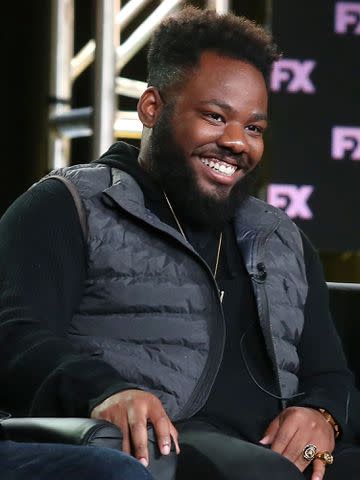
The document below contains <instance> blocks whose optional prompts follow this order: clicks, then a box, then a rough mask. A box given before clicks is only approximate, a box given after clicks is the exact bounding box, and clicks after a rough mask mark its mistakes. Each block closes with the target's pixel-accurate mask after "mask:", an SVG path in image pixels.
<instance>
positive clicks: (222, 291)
mask: <svg viewBox="0 0 360 480" xmlns="http://www.w3.org/2000/svg"><path fill="white" fill-rule="evenodd" d="M164 197H165V200H166V203H167V204H168V207H169V209H170V212H171V214H172V216H173V217H174V220H175V222H176V225H177V227H178V229H179V231H180V233H181V235H182V236H183V237H184V239H185V240H186V241H188V239H187V238H186V235H185V232H184V230H183V228H182V226H181V223H180V222H179V219H178V218H177V216H176V213H175V211H174V209H173V207H172V205H171V203H170V200H169V198H168V196H167V195H166V192H164ZM222 238H223V234H222V232H220V235H219V242H218V248H217V253H216V261H215V268H214V272H213V277H214V279H215V280H216V274H217V271H218V267H219V260H220V253H221V246H222ZM224 293H225V292H224V290H219V296H220V302H221V303H222V301H223V298H224Z"/></svg>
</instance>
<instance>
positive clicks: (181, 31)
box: [148, 6, 279, 92]
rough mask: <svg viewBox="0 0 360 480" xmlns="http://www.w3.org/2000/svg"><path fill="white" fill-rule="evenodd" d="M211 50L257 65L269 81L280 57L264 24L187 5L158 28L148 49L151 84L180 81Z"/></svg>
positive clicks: (161, 86) (166, 86)
mask: <svg viewBox="0 0 360 480" xmlns="http://www.w3.org/2000/svg"><path fill="white" fill-rule="evenodd" d="M206 50H211V51H214V52H216V53H217V54H219V55H221V56H225V57H230V58H235V59H238V60H242V61H244V62H248V63H250V64H252V65H253V66H255V67H256V68H257V69H258V70H259V71H260V72H261V73H262V75H263V77H264V79H265V83H266V85H267V86H268V85H269V77H270V71H271V66H272V63H273V62H274V61H275V60H276V59H277V58H278V57H279V54H278V50H277V46H276V45H275V44H274V43H273V41H272V37H271V35H270V34H269V33H267V32H266V31H265V30H264V29H263V28H262V27H261V26H259V25H257V24H256V23H255V22H253V21H251V20H249V19H247V18H245V17H238V16H236V15H234V14H232V13H227V14H224V15H219V14H217V13H216V12H215V11H213V10H200V9H198V8H195V7H192V6H187V7H185V8H184V9H182V10H181V11H180V12H178V13H176V14H174V15H171V16H169V17H167V18H166V19H165V20H163V21H162V22H161V24H160V25H159V27H158V28H157V29H156V30H155V32H154V35H153V37H152V40H151V42H150V47H149V51H148V84H149V86H154V87H156V88H157V89H158V90H159V91H160V92H165V91H167V90H168V89H171V88H172V87H174V86H176V85H178V84H179V82H182V81H184V80H185V79H186V76H187V75H188V74H189V73H190V72H191V71H192V70H193V69H194V68H196V66H197V65H198V64H199V61H200V55H201V54H202V53H203V52H204V51H206Z"/></svg>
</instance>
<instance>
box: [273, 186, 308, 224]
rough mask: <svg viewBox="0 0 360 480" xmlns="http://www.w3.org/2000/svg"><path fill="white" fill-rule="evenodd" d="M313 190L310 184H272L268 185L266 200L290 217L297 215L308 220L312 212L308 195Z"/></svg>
mask: <svg viewBox="0 0 360 480" xmlns="http://www.w3.org/2000/svg"><path fill="white" fill-rule="evenodd" d="M313 191H314V187H313V186H312V185H300V186H299V187H298V186H296V185H282V184H275V183H274V184H272V185H269V187H268V198H267V201H268V203H270V204H271V205H274V207H278V208H281V209H282V210H285V212H286V213H287V214H288V215H289V217H290V218H296V217H299V218H301V219H302V220H310V219H311V218H313V213H312V211H311V210H310V208H309V205H308V201H309V197H310V195H311V194H312V192H313Z"/></svg>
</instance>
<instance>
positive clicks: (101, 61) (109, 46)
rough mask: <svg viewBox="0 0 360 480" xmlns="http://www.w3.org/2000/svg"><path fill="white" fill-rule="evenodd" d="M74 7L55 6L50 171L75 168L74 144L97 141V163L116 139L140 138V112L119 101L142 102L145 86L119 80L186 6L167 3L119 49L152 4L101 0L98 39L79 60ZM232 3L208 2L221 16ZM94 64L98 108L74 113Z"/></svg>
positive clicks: (63, 0) (58, 1)
mask: <svg viewBox="0 0 360 480" xmlns="http://www.w3.org/2000/svg"><path fill="white" fill-rule="evenodd" d="M74 2H75V0H52V13H51V66H50V68H51V75H50V102H51V103H50V111H49V169H54V168H59V167H64V166H67V165H69V164H70V150H71V149H70V145H71V139H72V138H79V137H86V136H91V135H92V136H93V143H92V157H93V159H95V158H98V157H99V155H100V154H101V153H103V152H104V151H105V150H106V149H107V148H108V147H109V145H110V144H111V143H112V142H113V140H114V138H115V137H119V138H140V136H141V132H142V125H141V123H140V121H139V119H138V116H137V112H132V111H130V112H129V111H122V110H118V102H117V98H116V95H124V96H127V97H132V98H139V97H140V95H141V94H142V92H143V91H144V90H145V88H146V83H145V82H140V81H137V80H133V79H130V78H124V77H121V76H120V72H121V70H122V68H123V67H124V66H125V65H126V64H127V63H128V62H129V61H130V60H131V59H132V58H133V57H134V55H136V53H137V52H138V51H139V50H140V49H141V48H142V47H143V46H144V45H145V44H146V42H147V41H148V40H149V38H150V36H151V34H152V32H153V31H154V29H155V28H156V27H157V26H158V25H159V23H160V22H161V21H162V19H163V18H164V17H166V16H167V15H168V14H169V13H171V12H172V11H174V10H176V9H178V8H179V7H180V6H181V4H182V3H183V2H184V0H162V1H161V2H160V3H159V5H158V6H157V7H156V8H154V10H153V11H152V13H151V14H150V15H149V16H148V17H147V18H146V19H145V20H144V21H143V22H142V23H141V24H140V25H139V26H138V27H137V28H136V29H135V30H134V31H133V32H132V33H131V35H130V36H129V37H128V38H127V39H126V40H125V41H124V42H123V43H120V33H121V31H122V30H123V29H124V28H125V27H126V26H127V25H129V23H130V22H131V21H132V20H133V19H134V18H135V17H136V16H137V15H138V14H139V13H140V12H141V10H142V9H143V8H144V7H145V6H147V5H148V4H151V3H154V2H151V1H150V0H129V1H128V2H127V3H126V4H125V5H124V6H123V7H122V8H120V0H97V2H96V35H95V39H91V40H89V41H88V42H87V44H86V45H84V47H83V48H81V50H80V51H79V52H77V53H76V55H74V25H75V23H74ZM229 4H230V0H208V1H207V7H208V8H213V9H215V10H216V11H218V12H219V13H225V12H227V11H228V10H229V8H230V5H229ZM93 61H95V82H94V89H95V92H94V95H93V98H94V99H95V102H94V105H93V106H86V107H83V108H76V109H72V108H71V100H72V86H73V83H74V81H75V80H76V79H77V78H78V77H79V75H81V73H82V72H83V71H84V70H86V68H87V67H88V66H89V65H90V64H91V63H92V62H93Z"/></svg>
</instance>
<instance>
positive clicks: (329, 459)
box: [315, 450, 334, 465]
mask: <svg viewBox="0 0 360 480" xmlns="http://www.w3.org/2000/svg"><path fill="white" fill-rule="evenodd" d="M315 458H318V459H319V460H321V461H322V462H324V463H325V465H331V464H332V463H333V461H334V457H333V456H332V455H331V453H330V452H328V451H327V450H325V451H324V452H317V453H315Z"/></svg>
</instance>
